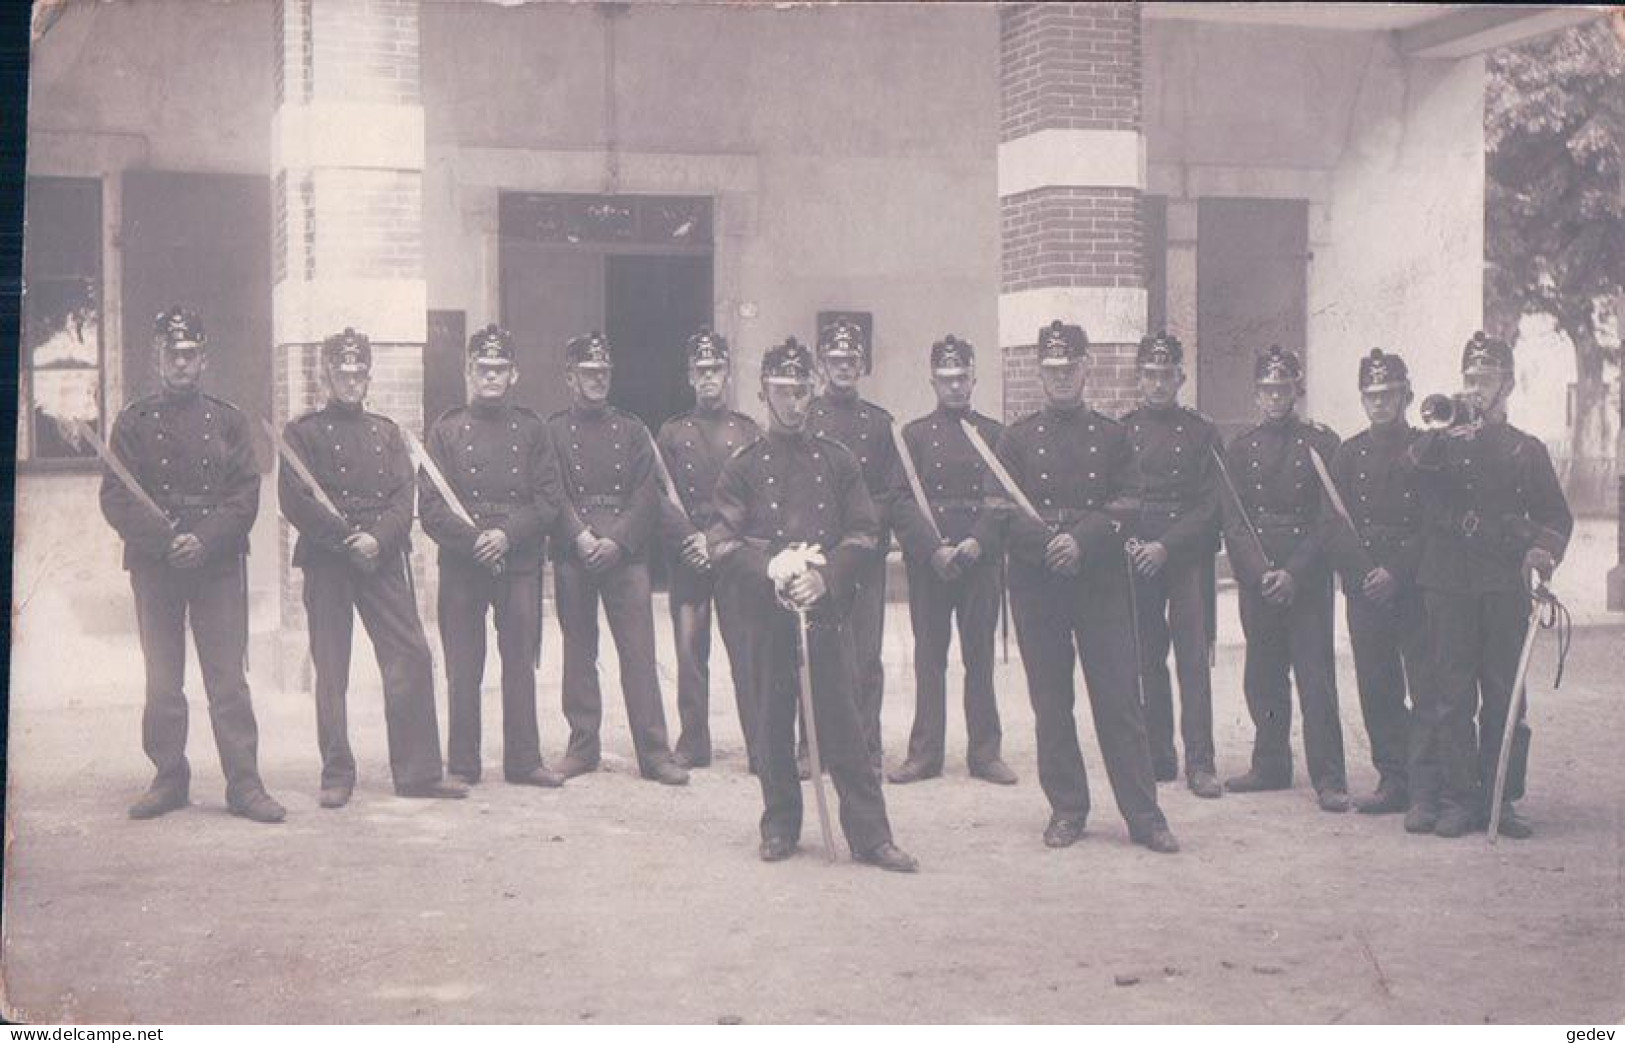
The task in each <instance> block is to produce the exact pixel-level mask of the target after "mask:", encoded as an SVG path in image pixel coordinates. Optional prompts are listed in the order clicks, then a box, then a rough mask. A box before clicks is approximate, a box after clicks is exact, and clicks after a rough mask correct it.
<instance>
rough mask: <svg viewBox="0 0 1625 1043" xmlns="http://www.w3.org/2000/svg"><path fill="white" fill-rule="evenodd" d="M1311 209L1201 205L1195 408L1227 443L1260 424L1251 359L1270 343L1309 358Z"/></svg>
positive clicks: (1243, 202) (1267, 202)
mask: <svg viewBox="0 0 1625 1043" xmlns="http://www.w3.org/2000/svg"><path fill="white" fill-rule="evenodd" d="M1308 261H1309V204H1308V202H1307V201H1305V200H1302V199H1203V200H1201V201H1200V202H1199V203H1198V205H1197V232H1196V329H1197V336H1198V340H1199V342H1200V343H1199V345H1198V348H1197V353H1196V357H1197V402H1198V405H1199V407H1200V408H1201V410H1202V412H1204V413H1206V414H1207V415H1208V416H1210V417H1212V418H1213V421H1214V423H1216V424H1217V425H1218V426H1219V430H1220V432H1221V433H1222V434H1223V435H1224V436H1225V437H1226V438H1229V437H1231V436H1232V435H1234V434H1236V433H1237V432H1238V431H1241V430H1244V429H1245V428H1247V427H1250V426H1251V425H1252V424H1253V423H1255V422H1256V417H1255V413H1256V412H1257V410H1256V409H1255V407H1254V405H1253V357H1254V355H1255V354H1256V353H1257V352H1260V351H1263V350H1264V349H1266V348H1268V347H1269V346H1270V345H1271V344H1279V345H1281V346H1282V347H1284V348H1290V349H1291V350H1293V351H1297V352H1300V353H1303V354H1304V367H1305V370H1306V371H1307V369H1308V367H1309V366H1310V365H1311V361H1310V359H1309V358H1308V356H1307V353H1305V352H1304V348H1305V335H1306V327H1307V323H1308Z"/></svg>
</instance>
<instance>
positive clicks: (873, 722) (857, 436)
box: [807, 392, 897, 768]
mask: <svg viewBox="0 0 1625 1043" xmlns="http://www.w3.org/2000/svg"><path fill="white" fill-rule="evenodd" d="M892 423H893V420H892V415H891V414H890V413H888V412H887V411H886V410H884V409H882V408H881V407H879V406H877V405H875V404H874V403H873V402H870V401H867V400H866V399H863V398H861V397H859V396H858V395H856V394H844V395H843V394H838V393H833V392H832V393H828V394H823V395H819V396H817V397H816V398H814V399H813V401H812V405H811V407H809V409H808V411H807V430H808V431H809V432H810V433H811V434H814V435H816V436H818V437H819V438H828V439H831V440H833V441H835V442H838V443H840V444H841V445H843V446H845V447H846V448H847V449H848V450H850V451H851V453H852V455H853V456H854V457H856V458H857V461H858V466H859V468H860V469H861V470H862V472H863V485H864V488H866V489H867V490H868V491H869V498H870V499H871V500H873V501H874V504H875V510H876V512H877V513H878V515H879V520H880V532H879V535H878V538H877V540H876V543H875V549H874V551H873V552H872V553H870V554H869V555H867V556H866V557H865V558H864V559H863V561H862V564H861V566H860V568H859V572H858V577H857V580H858V591H857V597H856V599H855V600H854V601H853V602H852V643H853V646H854V648H855V649H856V652H857V662H858V713H859V714H860V715H861V716H862V718H863V727H864V735H865V736H866V737H867V740H868V743H869V758H870V760H871V761H872V762H873V763H874V765H875V767H876V768H878V767H879V766H880V756H881V743H880V706H881V703H882V701H883V700H884V698H885V692H886V669H885V666H884V665H883V664H882V662H881V642H882V639H883V638H884V636H885V632H886V552H887V550H888V549H889V548H890V546H891V535H890V531H889V527H888V526H889V522H890V518H891V499H890V497H891V481H892V473H893V468H895V467H896V466H897V447H896V446H895V445H894V444H893V443H892V436H891V425H892Z"/></svg>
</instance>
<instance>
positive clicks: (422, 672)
mask: <svg viewBox="0 0 1625 1043" xmlns="http://www.w3.org/2000/svg"><path fill="white" fill-rule="evenodd" d="M321 370H322V377H323V380H324V381H325V383H326V384H327V390H328V400H327V404H326V405H325V406H323V407H322V408H321V409H318V410H316V411H314V412H311V413H306V414H305V415H304V416H302V417H300V418H298V419H297V420H293V421H290V422H289V423H288V425H287V427H286V428H284V429H283V440H284V442H286V444H287V448H288V449H289V450H290V451H291V452H293V453H294V454H295V455H297V456H298V457H299V459H301V460H303V461H304V464H305V466H306V467H307V468H308V469H309V470H310V472H311V475H312V476H313V477H314V478H315V479H316V481H317V483H318V484H319V485H320V486H321V488H322V490H323V491H324V492H325V493H326V495H327V497H328V498H329V500H331V502H332V503H333V505H334V506H335V507H337V508H338V510H339V512H340V513H341V514H342V517H337V516H335V515H334V514H333V513H332V512H331V511H330V510H328V508H327V507H326V506H324V505H323V504H322V503H320V502H319V501H318V500H317V498H316V496H315V493H314V491H313V490H312V489H311V488H310V487H309V486H307V485H306V484H305V483H304V482H303V481H302V480H301V479H300V478H299V477H298V476H297V475H296V474H295V473H294V471H293V469H292V468H291V467H287V466H283V467H282V468H281V469H280V474H279V481H278V490H279V493H280V496H281V503H282V514H283V516H284V517H286V518H287V519H288V521H289V522H291V523H292V524H293V527H294V528H296V529H298V530H299V542H298V543H297V545H295V547H294V551H293V564H294V566H295V567H296V568H300V569H303V570H304V574H305V618H306V623H307V625H308V627H309V630H310V658H311V661H312V663H313V664H314V665H315V668H316V741H317V743H318V744H319V745H320V747H321V753H322V792H321V798H320V803H321V806H322V807H324V808H341V807H343V806H344V805H345V804H348V803H349V801H350V795H351V793H352V792H353V791H354V790H355V777H356V771H355V755H354V754H353V753H351V751H350V736H349V726H348V724H347V721H346V711H345V692H346V690H347V689H348V688H349V683H350V638H351V635H352V633H353V630H354V626H355V616H356V614H358V613H359V614H360V616H361V623H362V625H363V626H365V627H366V628H367V636H368V637H370V638H372V644H373V650H374V651H375V652H376V653H377V656H378V671H379V673H380V674H381V675H382V676H383V682H384V720H385V723H386V726H387V729H388V733H389V767H390V772H391V773H392V775H393V776H394V781H395V792H396V793H397V794H399V795H400V796H403V797H454V798H455V797H466V796H467V795H468V787H466V786H464V785H463V784H462V783H460V782H458V781H456V780H454V779H446V778H443V777H442V776H441V766H440V725H439V722H438V721H437V720H436V719H435V705H434V672H433V664H432V661H431V659H430V656H429V643H428V641H427V640H425V639H424V636H423V623H422V622H421V621H420V620H419V619H418V606H417V599H416V598H415V597H414V596H413V591H412V577H411V561H410V558H409V554H410V550H411V546H410V539H411V531H412V507H413V502H414V499H415V497H414V496H413V492H414V490H415V488H416V483H415V482H414V481H413V477H412V471H413V468H412V462H411V458H410V456H409V454H408V452H407V448H406V442H405V440H404V439H403V438H402V436H401V432H400V429H399V428H397V427H396V426H395V422H394V421H392V420H390V419H389V418H388V417H383V416H379V415H378V414H376V413H369V412H367V411H366V410H364V409H363V408H362V403H363V402H364V401H365V399H366V397H367V388H368V386H369V385H370V383H371V380H372V344H371V342H370V341H369V340H368V339H367V336H366V334H363V333H357V332H356V331H355V330H353V329H346V330H345V331H344V332H343V333H337V334H334V335H333V336H331V337H328V338H327V340H325V341H324V342H323V343H322V357H321Z"/></svg>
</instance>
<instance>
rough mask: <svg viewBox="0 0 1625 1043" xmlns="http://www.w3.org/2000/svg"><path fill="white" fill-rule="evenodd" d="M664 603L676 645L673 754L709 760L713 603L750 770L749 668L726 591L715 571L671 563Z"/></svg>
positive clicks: (752, 712)
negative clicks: (678, 726)
mask: <svg viewBox="0 0 1625 1043" xmlns="http://www.w3.org/2000/svg"><path fill="white" fill-rule="evenodd" d="M668 600H669V602H670V606H671V628H672V634H673V636H674V638H675V639H676V645H677V716H678V719H679V721H680V722H681V729H682V730H681V733H680V734H679V735H678V737H677V751H678V752H679V753H681V754H683V755H684V756H685V757H687V758H688V760H689V761H690V763H693V764H706V763H708V762H709V761H710V760H711V605H712V603H713V602H715V604H716V614H717V629H719V630H721V631H722V646H723V648H724V649H726V650H727V653H728V667H729V670H728V672H729V676H730V677H731V678H732V679H733V689H734V702H735V703H736V704H737V705H738V707H739V726H740V728H741V729H742V730H743V731H744V733H745V754H746V757H747V759H748V761H749V763H750V764H751V765H752V766H753V767H754V766H755V765H756V763H757V759H758V758H757V755H756V750H755V747H754V745H753V738H752V737H753V736H754V735H755V730H756V699H755V697H754V696H753V695H752V694H751V688H750V684H749V681H750V673H749V668H748V667H747V666H746V665H745V660H744V653H745V639H744V636H743V634H741V633H740V626H741V621H740V618H739V612H738V610H737V609H736V608H735V606H734V603H733V598H732V589H731V585H730V584H729V583H728V582H727V581H725V580H723V579H722V578H721V577H719V576H718V575H717V572H716V569H714V568H713V569H709V570H707V571H705V572H695V571H694V570H693V569H691V568H689V567H687V566H686V565H682V564H680V563H674V564H673V565H672V567H671V591H670V595H669V598H668Z"/></svg>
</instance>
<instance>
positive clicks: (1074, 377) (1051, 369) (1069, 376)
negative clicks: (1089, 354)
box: [1038, 360, 1084, 406]
mask: <svg viewBox="0 0 1625 1043" xmlns="http://www.w3.org/2000/svg"><path fill="white" fill-rule="evenodd" d="M1038 374H1039V375H1038V379H1039V382H1040V383H1041V384H1043V385H1044V401H1046V402H1048V403H1049V404H1050V405H1052V406H1075V405H1077V404H1078V402H1080V401H1081V400H1082V399H1083V384H1084V380H1083V363H1081V362H1078V361H1076V360H1074V361H1072V362H1068V363H1065V364H1064V365H1059V366H1056V365H1047V366H1040V367H1038Z"/></svg>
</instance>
